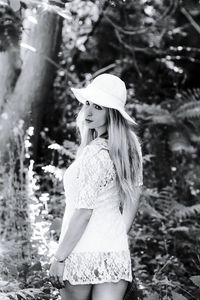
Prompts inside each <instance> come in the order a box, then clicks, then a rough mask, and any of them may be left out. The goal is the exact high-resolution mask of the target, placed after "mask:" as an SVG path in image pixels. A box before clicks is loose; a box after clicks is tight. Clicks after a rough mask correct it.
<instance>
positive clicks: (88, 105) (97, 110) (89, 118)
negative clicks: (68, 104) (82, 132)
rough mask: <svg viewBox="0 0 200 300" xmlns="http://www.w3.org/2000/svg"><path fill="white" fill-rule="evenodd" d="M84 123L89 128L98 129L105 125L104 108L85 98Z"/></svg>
mask: <svg viewBox="0 0 200 300" xmlns="http://www.w3.org/2000/svg"><path fill="white" fill-rule="evenodd" d="M84 119H85V124H86V126H88V127H89V128H90V129H96V130H98V129H100V128H101V127H103V126H106V108H105V107H103V106H100V105H97V104H95V103H93V102H91V101H88V100H86V102H85V104H84Z"/></svg>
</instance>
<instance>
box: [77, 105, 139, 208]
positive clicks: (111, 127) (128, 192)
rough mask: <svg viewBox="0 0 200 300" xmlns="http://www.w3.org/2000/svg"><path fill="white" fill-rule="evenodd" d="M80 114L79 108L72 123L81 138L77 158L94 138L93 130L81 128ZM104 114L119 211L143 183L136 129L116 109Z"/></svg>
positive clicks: (110, 109) (108, 109) (81, 118)
mask: <svg viewBox="0 0 200 300" xmlns="http://www.w3.org/2000/svg"><path fill="white" fill-rule="evenodd" d="M83 110H84V108H83V107H82V108H81V110H80V111H79V113H78V115H77V119H76V123H77V127H78V129H79V133H80V137H81V143H80V146H79V149H78V151H77V156H79V154H80V153H81V151H82V149H83V148H84V147H85V146H86V145H88V144H89V143H90V142H91V141H92V140H94V139H95V138H96V137H97V133H96V131H95V129H89V128H88V127H87V126H85V125H84V120H83ZM106 112H107V114H106V115H107V132H108V148H109V154H110V157H111V159H112V161H113V163H114V166H115V169H116V174H117V182H118V187H119V193H120V199H121V204H122V207H123V204H124V201H125V199H131V200H134V197H133V195H134V192H135V188H136V186H138V185H140V183H141V182H142V179H143V175H142V174H143V164H142V151H141V141H140V139H139V138H138V136H137V134H136V133H135V131H136V129H137V125H132V124H131V123H130V122H128V121H127V120H126V119H125V118H124V117H123V116H122V115H121V114H120V112H119V111H118V110H116V109H112V108H106ZM122 199H124V200H122Z"/></svg>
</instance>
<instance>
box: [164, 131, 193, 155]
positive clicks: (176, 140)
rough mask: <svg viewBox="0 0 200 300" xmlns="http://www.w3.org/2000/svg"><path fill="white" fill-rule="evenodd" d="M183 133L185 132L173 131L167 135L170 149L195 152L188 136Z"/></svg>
mask: <svg viewBox="0 0 200 300" xmlns="http://www.w3.org/2000/svg"><path fill="white" fill-rule="evenodd" d="M184 133H185V132H180V131H174V132H172V133H171V134H170V135H169V138H168V144H169V147H170V149H171V151H172V152H181V151H185V152H188V153H195V151H196V149H195V148H194V147H193V146H192V145H191V143H190V140H189V138H188V136H186V134H184Z"/></svg>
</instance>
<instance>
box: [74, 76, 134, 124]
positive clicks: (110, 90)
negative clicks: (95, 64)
mask: <svg viewBox="0 0 200 300" xmlns="http://www.w3.org/2000/svg"><path fill="white" fill-rule="evenodd" d="M71 90H72V92H73V93H74V95H75V97H76V98H77V100H78V101H80V102H81V103H83V104H85V101H87V100H88V101H90V102H93V103H95V104H98V105H100V106H104V107H109V108H114V109H117V110H118V111H119V112H120V114H121V115H122V116H123V117H124V118H125V119H126V120H128V121H129V122H131V123H132V124H137V123H136V122H135V120H134V119H133V118H131V117H130V116H129V115H128V114H127V112H126V111H125V104H126V99H127V91H126V85H125V83H124V81H123V80H121V79H120V78H119V77H117V76H115V75H112V74H107V73H104V74H101V75H99V76H97V77H96V78H95V79H94V80H93V81H92V82H91V83H89V84H88V85H87V87H84V88H71Z"/></svg>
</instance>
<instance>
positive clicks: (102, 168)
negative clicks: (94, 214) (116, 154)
mask: <svg viewBox="0 0 200 300" xmlns="http://www.w3.org/2000/svg"><path fill="white" fill-rule="evenodd" d="M111 162H112V161H111V159H110V158H109V154H108V152H107V151H106V150H103V149H98V151H95V150H94V149H93V147H91V146H90V147H88V148H87V151H85V155H84V157H83V159H82V162H81V165H80V169H79V184H80V191H79V195H78V199H77V202H76V208H88V209H93V208H95V206H96V200H97V196H98V193H99V192H100V190H101V189H102V186H105V181H106V183H108V180H107V179H108V178H109V177H108V174H109V173H110V168H111ZM110 179H111V178H110Z"/></svg>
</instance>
